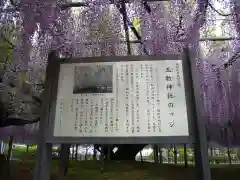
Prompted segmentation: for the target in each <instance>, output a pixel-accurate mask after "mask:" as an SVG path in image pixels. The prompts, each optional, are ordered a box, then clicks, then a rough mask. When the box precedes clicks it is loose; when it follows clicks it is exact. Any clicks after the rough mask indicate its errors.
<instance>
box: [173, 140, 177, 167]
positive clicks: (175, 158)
mask: <svg viewBox="0 0 240 180" xmlns="http://www.w3.org/2000/svg"><path fill="white" fill-rule="evenodd" d="M173 156H174V163H175V164H177V149H176V146H175V144H174V145H173Z"/></svg>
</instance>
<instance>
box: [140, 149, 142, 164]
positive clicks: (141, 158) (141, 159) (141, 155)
mask: <svg viewBox="0 0 240 180" xmlns="http://www.w3.org/2000/svg"><path fill="white" fill-rule="evenodd" d="M140 160H141V162H143V156H142V150H141V151H140Z"/></svg>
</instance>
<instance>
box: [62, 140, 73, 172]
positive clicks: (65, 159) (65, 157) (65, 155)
mask: <svg viewBox="0 0 240 180" xmlns="http://www.w3.org/2000/svg"><path fill="white" fill-rule="evenodd" d="M70 146H71V145H70V144H61V149H60V174H61V175H63V176H66V175H67V172H68V165H69V153H70Z"/></svg>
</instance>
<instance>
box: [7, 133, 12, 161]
mask: <svg viewBox="0 0 240 180" xmlns="http://www.w3.org/2000/svg"><path fill="white" fill-rule="evenodd" d="M12 146H13V136H10V140H9V143H8V153H7V161H8V162H9V161H10V159H11V156H12Z"/></svg>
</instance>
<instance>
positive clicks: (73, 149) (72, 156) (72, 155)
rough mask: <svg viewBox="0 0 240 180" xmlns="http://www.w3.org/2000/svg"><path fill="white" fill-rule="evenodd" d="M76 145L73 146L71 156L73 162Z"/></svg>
mask: <svg viewBox="0 0 240 180" xmlns="http://www.w3.org/2000/svg"><path fill="white" fill-rule="evenodd" d="M74 151H75V145H74V144H72V154H71V159H72V160H73V159H74V154H75V152H74Z"/></svg>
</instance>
